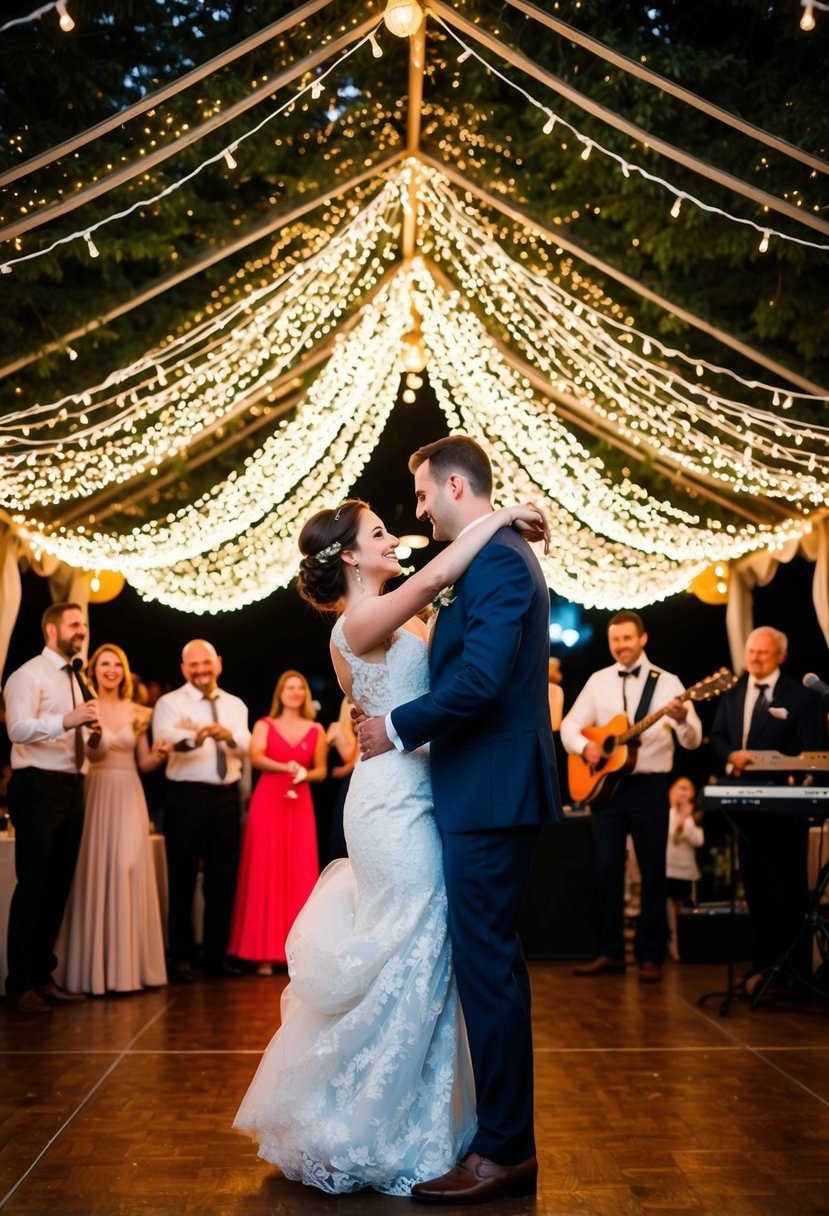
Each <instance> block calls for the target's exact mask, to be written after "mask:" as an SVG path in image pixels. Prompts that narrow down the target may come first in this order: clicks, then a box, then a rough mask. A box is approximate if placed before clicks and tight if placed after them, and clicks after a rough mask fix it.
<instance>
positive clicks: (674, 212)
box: [671, 194, 682, 219]
mask: <svg viewBox="0 0 829 1216" xmlns="http://www.w3.org/2000/svg"><path fill="white" fill-rule="evenodd" d="M681 207H682V195H681V194H678V195H677V196H676V198H675V199H674V205H673V207H671V215H672V216H673V217H674V219H676V218H677V216H678V215H679V212H680V209H681Z"/></svg>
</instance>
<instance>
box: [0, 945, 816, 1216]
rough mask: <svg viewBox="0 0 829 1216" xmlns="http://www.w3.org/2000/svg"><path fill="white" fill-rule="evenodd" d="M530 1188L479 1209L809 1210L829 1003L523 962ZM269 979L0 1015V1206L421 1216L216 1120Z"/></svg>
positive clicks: (250, 1064)
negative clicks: (717, 992)
mask: <svg viewBox="0 0 829 1216" xmlns="http://www.w3.org/2000/svg"><path fill="white" fill-rule="evenodd" d="M531 967H532V976H533V989H534V999H535V1015H534V1016H535V1048H536V1075H537V1093H536V1111H537V1116H536V1126H537V1134H538V1144H539V1157H540V1163H541V1176H540V1186H539V1192H538V1196H537V1198H536V1199H534V1200H525V1199H520V1200H519V1199H516V1200H509V1201H505V1202H501V1203H496V1204H492V1205H489V1206H488V1207H487V1208H483V1207H481V1208H476V1209H475V1210H477V1211H481V1212H483V1211H488V1212H489V1213H491V1216H496V1213H497V1216H501V1214H502V1213H505V1214H506V1216H519V1214H523V1213H537V1214H538V1216H553V1214H555V1216H623V1214H624V1216H637V1214H638V1213H642V1214H643V1216H652V1214H654V1213H663V1212H664V1213H671V1214H676V1213H687V1214H688V1216H722V1214H723V1213H727V1214H728V1216H758V1214H762V1216H801V1214H802V1216H826V1213H827V1212H829V1149H827V1145H829V1006H827V1005H825V1004H824V1005H823V1006H821V1005H820V1003H819V1002H816V1003H815V1004H804V1005H803V1006H802V1007H797V1008H792V1007H791V1006H789V1007H786V1008H783V1007H780V1006H778V1007H770V1008H762V1009H758V1010H756V1011H754V1012H752V1011H750V1010H749V1009H748V1007H747V1006H746V1005H745V1004H743V1003H741V1002H737V1003H735V1004H734V1005H733V1006H732V1010H731V1013H730V1015H729V1016H728V1017H727V1018H720V1017H719V1016H718V1013H717V1004H718V1003H717V1002H716V1001H714V1002H711V1003H710V1004H709V1006H708V1007H707V1008H706V1009H704V1010H701V1009H698V1008H697V1007H696V1004H695V1001H696V998H697V997H698V996H699V995H700V994H702V993H703V992H705V991H707V990H709V989H711V988H720V987H722V985H723V981H724V979H725V970H724V968H721V967H719V966H716V967H715V966H709V965H682V966H672V967H669V968H667V969H666V978H665V983H664V984H662V985H661V986H646V987H642V986H640V985H639V984H638V982H637V977H636V972H635V970H633V971H631V972H630V973H629V974H628V975H627V976H618V977H617V976H612V977H607V978H605V979H603V980H588V979H584V980H577V979H573V978H572V977H571V975H570V967H571V965H570V964H569V963H558V962H557V963H547V962H535V963H533V964H531ZM284 982H285V981H284V977H276V978H274V979H270V980H266V979H260V978H258V977H255V976H250V977H244V978H241V979H235V980H234V979H229V980H228V979H222V980H205V981H200V982H198V983H196V984H195V985H193V986H191V987H170V988H168V989H166V990H160V991H155V992H147V993H142V994H137V995H133V996H128V997H120V998H119V997H115V998H109V999H105V1000H102V999H98V1000H90V1001H87V1002H86V1004H85V1005H83V1006H76V1007H71V1008H66V1009H60V1010H57V1011H55V1012H53V1013H51V1014H49V1015H43V1016H32V1015H29V1016H28V1017H23V1016H20V1015H12V1014H11V1013H9V1012H8V1011H6V1010H5V1009H4V1010H2V1011H0V1050H2V1061H0V1068H1V1069H2V1076H3V1081H2V1084H0V1109H1V1110H2V1146H1V1147H0V1171H2V1176H1V1177H0V1206H2V1207H3V1208H4V1213H7V1214H8V1216H23V1214H24V1213H25V1214H27V1216H96V1214H100V1216H116V1214H118V1216H122V1214H123V1216H131V1214H132V1213H136V1214H138V1213H142V1214H143V1213H152V1214H153V1216H166V1214H167V1213H170V1214H171V1216H190V1214H193V1216H195V1214H199V1216H201V1214H204V1216H254V1214H262V1216H334V1214H337V1216H339V1214H340V1213H348V1216H363V1214H364V1213H365V1214H367V1216H381V1214H383V1216H385V1214H386V1213H390V1212H394V1213H396V1214H399V1213H401V1212H404V1211H412V1212H415V1211H428V1210H429V1209H425V1208H422V1207H420V1206H417V1207H416V1206H415V1205H414V1204H412V1203H411V1201H410V1200H408V1199H390V1198H388V1197H385V1196H382V1195H377V1194H373V1193H370V1192H367V1193H361V1194H358V1195H353V1196H344V1197H340V1198H335V1197H330V1196H326V1195H323V1194H321V1193H320V1192H317V1191H314V1190H311V1189H308V1188H305V1187H302V1186H299V1185H297V1184H296V1183H290V1182H287V1181H285V1180H284V1179H283V1178H282V1177H281V1176H280V1174H279V1172H278V1170H276V1169H275V1168H273V1167H271V1166H269V1165H266V1164H264V1163H262V1162H261V1161H259V1160H258V1159H257V1157H256V1152H255V1149H254V1146H253V1145H252V1144H251V1142H250V1141H248V1140H247V1139H245V1138H243V1137H241V1136H239V1135H238V1134H237V1133H235V1132H233V1131H232V1130H231V1126H230V1125H231V1121H232V1119H233V1115H234V1112H235V1110H236V1107H237V1104H238V1102H239V1100H240V1098H241V1097H242V1094H243V1093H244V1091H245V1088H246V1086H247V1083H248V1081H249V1079H250V1077H251V1076H252V1074H253V1071H254V1068H255V1066H256V1063H257V1061H258V1059H259V1055H260V1053H261V1051H262V1049H263V1047H264V1046H265V1044H266V1043H267V1041H268V1039H269V1037H270V1035H271V1033H272V1032H273V1030H274V1029H275V1028H276V1025H277V1019H278V1016H279V994H280V992H281V989H282V987H283V985H284Z"/></svg>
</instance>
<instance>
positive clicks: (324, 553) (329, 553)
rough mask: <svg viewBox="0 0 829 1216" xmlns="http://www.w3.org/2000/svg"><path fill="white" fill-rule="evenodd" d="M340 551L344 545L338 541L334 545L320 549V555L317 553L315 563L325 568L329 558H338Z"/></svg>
mask: <svg viewBox="0 0 829 1216" xmlns="http://www.w3.org/2000/svg"><path fill="white" fill-rule="evenodd" d="M340 549H342V545H341V544H340V542H339V541H338V540H335V541H334V542H333V543H332V544H330V545H326V546H325V548H324V549H320V551H319V553H315V554H314V561H317V562H319V564H320V565H321V566H324V565H325V563H326V562H327V561H328V560H329V558H332V557H336V556H337V554H338V553H339V551H340Z"/></svg>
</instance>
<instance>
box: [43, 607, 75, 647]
mask: <svg viewBox="0 0 829 1216" xmlns="http://www.w3.org/2000/svg"><path fill="white" fill-rule="evenodd" d="M74 608H77V610H78V612H83V608H81V606H80V604H73V603H69V602H68V601H67V602H63V601H59V602H58V603H57V604H50V605H49V607H48V608H47V609H46V611H45V612H44V614H43V616H42V617H41V618H40V627H41V629H42V630H43V640H44V641H46V626H47V625H54V626H56V627H57V626H58V625H60V623H61V621H62V620H63V614H64V612H71V611H72V609H74Z"/></svg>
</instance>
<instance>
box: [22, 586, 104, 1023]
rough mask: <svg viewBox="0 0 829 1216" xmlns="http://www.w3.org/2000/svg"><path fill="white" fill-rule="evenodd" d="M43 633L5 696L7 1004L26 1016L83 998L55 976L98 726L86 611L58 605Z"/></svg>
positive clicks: (52, 608) (52, 607)
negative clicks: (88, 747)
mask: <svg viewBox="0 0 829 1216" xmlns="http://www.w3.org/2000/svg"><path fill="white" fill-rule="evenodd" d="M42 627H43V637H44V640H45V643H46V644H45V646H44V647H43V650H42V651H41V653H40V654H39V655H37V656H36V657H35V658H33V659H29V661H28V662H27V663H24V664H23V666H22V667H18V669H17V671H14V672H12V674H11V675H10V676H9V678H8V681H7V683H6V687H5V689H4V691H3V696H4V700H5V705H6V728H7V730H8V734H9V739H10V740H11V743H12V751H11V765H12V776H11V779H10V781H9V790H8V797H9V815H10V817H11V821H12V823H13V824H14V832H15V871H16V875H17V885H16V886H15V889H14V894H13V896H12V902H11V908H10V910H9V937H8V950H9V954H8V957H9V973H8V976H7V978H6V993H7V996H6V1003H7V1005H8V1006H9V1008H11V1009H14V1010H16V1011H17V1012H19V1013H48V1012H49V1010H50V1009H51V1008H52V1007H53V1006H58V1005H63V1004H66V1003H70V1002H73V1001H82V1000H83V999H84V998H83V996H82V995H81V994H80V993H70V992H67V991H66V989H65V988H62V987H61V986H60V985H59V984H56V983H55V982H54V981H53V979H52V971H53V970H54V968H55V967H56V966H57V959H56V957H55V953H54V947H55V939H56V937H57V935H58V930H59V929H60V924H61V921H62V919H63V912H64V908H65V906H66V900H67V898H68V896H69V888H70V887H71V885H72V878H73V876H74V873H75V862H76V861H77V858H78V849H79V848H80V843H81V831H82V829H83V813H84V782H83V778H84V773H85V772H86V769H87V767H88V762H87V759H86V751H85V742H86V741H85V737H84V734H83V730H84V729H89V728H90V727H93V728H94V726H95V724H96V723H97V719H98V706H97V702H96V701H95V700H94V698H92V697H91V695H90V693H89V690H88V688H86V687H85V686H82V685H81V684H80V683H79V678H80V671H79V669H80V666H81V660H80V658H79V657H78V656H79V654H80V652H81V650H82V649H83V645H84V642H85V641H86V619H85V617H84V613H83V609H82V608H81V607H80V605H79V604H68V603H58V604H51V605H50V606H49V607H48V608H47V609H46V611H45V612H44V614H43V620H42ZM75 663H76V664H77V668H78V670H76V669H75V666H74V664H75ZM85 697H86V698H87V699H86V700H85V699H84V698H85Z"/></svg>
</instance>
